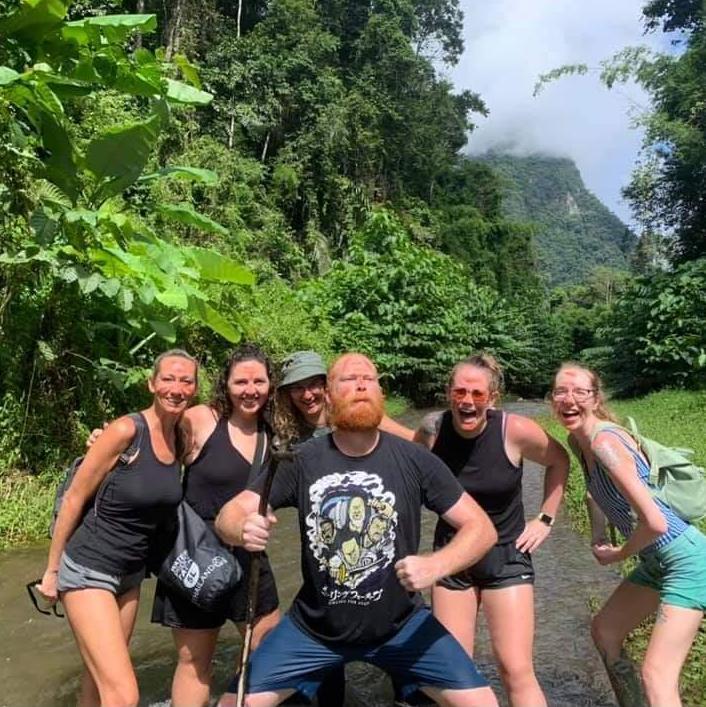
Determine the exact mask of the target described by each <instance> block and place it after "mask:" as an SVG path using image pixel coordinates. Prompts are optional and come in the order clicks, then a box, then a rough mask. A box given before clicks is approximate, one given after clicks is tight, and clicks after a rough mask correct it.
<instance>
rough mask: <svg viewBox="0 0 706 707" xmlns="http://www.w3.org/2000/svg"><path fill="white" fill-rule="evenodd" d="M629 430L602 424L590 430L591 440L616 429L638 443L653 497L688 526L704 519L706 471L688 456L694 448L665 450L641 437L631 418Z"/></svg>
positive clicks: (654, 442) (663, 446)
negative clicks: (604, 432) (648, 474)
mask: <svg viewBox="0 0 706 707" xmlns="http://www.w3.org/2000/svg"><path fill="white" fill-rule="evenodd" d="M627 423H628V427H627V428H625V427H621V426H620V425H616V424H614V423H612V422H603V423H600V424H599V425H596V427H595V428H594V430H593V434H592V435H591V441H593V439H594V438H595V436H596V435H597V434H598V433H599V432H602V431H603V430H606V429H611V428H612V429H619V430H623V431H624V432H626V433H627V434H629V435H630V436H631V437H632V438H633V439H634V440H635V442H637V445H638V447H639V448H640V451H641V452H642V453H643V454H644V455H645V457H646V458H647V461H648V462H649V464H650V476H649V486H650V491H651V492H652V495H653V496H654V497H655V498H658V499H659V500H660V501H662V502H663V503H666V504H667V505H668V506H669V507H670V508H671V509H672V510H673V511H674V512H675V513H676V514H677V515H678V516H679V517H680V518H682V519H683V520H685V521H688V522H689V523H693V522H694V521H698V520H701V519H702V518H704V517H705V516H706V476H705V474H706V471H704V468H703V467H700V466H698V465H696V464H695V463H694V462H693V461H692V459H691V457H692V456H693V455H694V450H693V449H682V448H680V447H666V446H665V445H663V444H660V443H659V442H656V441H655V440H653V439H649V438H648V437H645V436H644V435H641V434H640V432H639V431H638V429H637V424H636V423H635V420H634V419H633V418H632V417H628V418H627Z"/></svg>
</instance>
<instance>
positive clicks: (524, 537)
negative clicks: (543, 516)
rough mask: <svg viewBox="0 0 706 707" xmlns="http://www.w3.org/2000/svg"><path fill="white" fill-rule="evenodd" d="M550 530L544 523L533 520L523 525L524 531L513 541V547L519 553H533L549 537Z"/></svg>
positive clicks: (536, 519)
mask: <svg viewBox="0 0 706 707" xmlns="http://www.w3.org/2000/svg"><path fill="white" fill-rule="evenodd" d="M551 530H552V529H551V528H550V527H549V526H548V525H547V524H546V523H542V521H541V520H539V519H538V518H534V519H533V520H531V521H529V522H528V523H526V524H525V529H524V530H523V531H522V534H521V535H520V537H519V538H517V540H516V541H515V547H516V548H517V549H518V550H519V551H520V552H534V551H535V550H536V549H537V548H538V547H539V546H540V545H541V544H542V543H543V542H544V541H545V540H546V539H547V538H548V537H549V533H550V532H551Z"/></svg>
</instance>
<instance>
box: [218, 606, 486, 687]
mask: <svg viewBox="0 0 706 707" xmlns="http://www.w3.org/2000/svg"><path fill="white" fill-rule="evenodd" d="M352 661H363V662H365V663H372V664H373V665H376V666H377V667H379V668H381V669H382V670H384V671H385V672H387V673H389V674H390V676H392V677H393V678H394V680H395V683H396V684H397V685H399V687H400V691H401V697H402V698H403V699H405V698H407V697H408V696H409V695H411V694H412V693H414V692H416V691H417V690H418V689H420V688H421V687H435V688H438V689H442V690H443V689H451V690H467V689H472V688H479V687H487V686H488V681H487V680H486V679H485V678H484V677H483V676H482V675H481V674H480V673H479V672H478V670H477V669H476V666H475V664H474V663H473V661H472V660H471V658H470V657H469V656H468V654H467V653H466V651H464V650H463V648H462V647H461V645H460V644H459V643H458V641H457V640H456V639H455V638H454V637H453V636H452V635H451V634H450V633H449V632H448V631H447V630H446V629H445V628H444V627H443V626H442V625H441V624H440V623H439V622H438V621H437V620H436V619H435V618H434V617H433V616H432V615H431V612H430V611H429V609H427V608H423V609H419V610H418V611H417V612H415V613H414V614H413V615H412V617H411V618H410V619H409V620H408V621H407V623H405V624H404V626H403V627H402V628H401V629H400V630H399V631H398V632H397V633H396V634H395V635H394V636H392V637H391V638H389V639H388V640H387V641H385V642H384V643H379V644H375V645H374V646H370V645H351V644H336V643H323V642H322V641H320V640H318V639H315V638H313V637H312V636H310V635H309V634H308V633H306V632H305V631H303V630H302V629H300V628H299V627H298V626H297V625H296V624H295V623H294V622H293V621H292V619H291V618H290V617H289V615H287V616H285V617H284V619H282V621H280V623H279V624H278V625H277V626H276V627H275V628H274V629H273V630H272V631H270V633H268V634H267V636H266V638H265V640H264V641H263V642H262V644H261V645H260V647H259V648H258V649H257V650H256V651H255V652H254V653H253V655H252V659H251V663H250V673H249V678H248V690H247V691H248V693H257V692H274V691H277V690H290V689H291V690H296V691H297V692H299V693H301V694H302V695H304V697H306V698H307V699H309V700H311V699H312V698H313V696H314V695H315V694H316V692H317V690H318V689H319V685H320V684H321V682H322V680H323V678H324V677H325V675H326V673H328V672H329V671H330V670H331V669H332V668H336V667H337V666H341V665H345V664H346V663H350V662H352ZM229 690H231V691H233V692H235V691H236V690H237V684H236V685H235V686H233V685H231V687H230V688H229Z"/></svg>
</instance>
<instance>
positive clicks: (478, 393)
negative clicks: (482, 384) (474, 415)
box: [451, 386, 490, 405]
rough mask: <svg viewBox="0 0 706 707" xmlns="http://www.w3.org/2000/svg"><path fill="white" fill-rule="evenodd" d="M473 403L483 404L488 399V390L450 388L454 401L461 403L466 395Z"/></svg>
mask: <svg viewBox="0 0 706 707" xmlns="http://www.w3.org/2000/svg"><path fill="white" fill-rule="evenodd" d="M469 395H470V396H471V400H472V401H473V403H474V404H475V405H484V404H485V403H487V402H488V401H489V400H490V392H489V391H487V390H475V389H473V390H471V389H470V388H462V387H460V386H459V387H458V388H451V399H452V400H453V401H454V402H456V403H462V402H463V401H464V400H465V399H466V398H467V397H468V396H469Z"/></svg>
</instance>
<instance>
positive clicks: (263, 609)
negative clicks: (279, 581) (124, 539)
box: [152, 547, 279, 629]
mask: <svg viewBox="0 0 706 707" xmlns="http://www.w3.org/2000/svg"><path fill="white" fill-rule="evenodd" d="M233 552H234V554H235V556H236V558H237V559H238V562H240V566H241V567H242V568H243V570H244V572H243V578H242V580H241V581H240V582H239V583H238V586H237V587H236V588H235V591H234V593H233V596H232V597H230V598H229V599H228V600H226V601H225V602H224V604H223V606H222V607H220V608H218V609H217V610H215V611H206V610H204V609H201V608H199V607H198V606H195V605H194V604H192V603H191V602H190V601H189V600H188V599H184V598H183V597H180V596H179V595H177V594H175V593H174V592H173V591H171V590H170V589H169V587H167V586H165V585H164V584H163V583H162V582H157V588H156V589H155V593H154V603H153V604H152V623H156V624H162V626H169V627H171V628H191V629H213V628H220V627H221V626H223V624H224V623H225V622H226V620H228V619H230V620H231V621H233V622H235V623H242V622H243V621H245V614H246V611H247V603H248V586H249V584H250V581H249V577H250V572H249V568H250V553H249V552H248V551H247V550H244V549H243V548H239V547H238V548H234V550H233ZM256 606H257V609H256V611H255V615H256V616H265V615H267V614H270V613H272V612H273V611H274V610H275V609H276V608H277V607H278V606H279V597H278V596H277V586H276V585H275V578H274V575H273V574H272V568H271V567H270V561H269V560H268V559H267V556H266V555H263V558H262V560H261V561H260V583H259V585H258V598H257V605H256Z"/></svg>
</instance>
